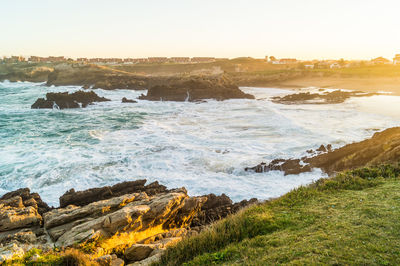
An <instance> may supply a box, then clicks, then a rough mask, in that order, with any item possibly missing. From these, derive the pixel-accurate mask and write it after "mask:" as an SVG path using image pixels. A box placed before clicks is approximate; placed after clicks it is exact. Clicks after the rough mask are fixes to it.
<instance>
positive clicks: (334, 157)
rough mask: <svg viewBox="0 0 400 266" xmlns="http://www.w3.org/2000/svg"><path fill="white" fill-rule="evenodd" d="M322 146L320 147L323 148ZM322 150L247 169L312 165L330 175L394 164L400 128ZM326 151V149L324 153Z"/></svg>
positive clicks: (291, 170)
mask: <svg viewBox="0 0 400 266" xmlns="http://www.w3.org/2000/svg"><path fill="white" fill-rule="evenodd" d="M322 147H323V148H322ZM318 150H320V151H322V152H324V151H325V152H324V153H322V154H318V155H315V156H313V157H303V158H301V160H300V159H288V160H285V159H276V160H273V161H272V162H271V163H270V164H269V165H266V164H265V163H261V164H259V165H257V166H255V167H251V168H248V167H247V168H245V170H246V171H248V170H253V171H256V172H266V171H270V170H280V171H284V172H285V175H287V174H299V173H303V172H310V171H311V170H312V168H320V169H322V170H323V171H324V172H325V173H327V174H329V175H331V174H333V173H335V172H340V171H343V170H350V169H354V168H358V167H363V166H367V165H378V164H382V163H397V162H398V161H399V158H400V127H393V128H389V129H386V130H384V131H382V132H377V133H375V134H374V135H373V136H372V137H371V138H369V139H366V140H364V141H361V142H356V143H352V144H348V145H345V146H343V147H341V148H339V149H335V150H332V145H331V144H328V145H327V146H326V148H325V147H324V146H323V145H321V147H320V148H319V149H318ZM326 151H327V152H326Z"/></svg>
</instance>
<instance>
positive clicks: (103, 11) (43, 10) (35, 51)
mask: <svg viewBox="0 0 400 266" xmlns="http://www.w3.org/2000/svg"><path fill="white" fill-rule="evenodd" d="M0 10H1V12H0V14H1V15H0V25H1V30H0V56H9V55H23V56H29V55H38V56H49V55H53V56H57V55H64V56H68V57H73V58H76V57H120V58H126V57H151V56H167V57H172V56H190V57H193V56H214V57H228V58H233V57H241V56H251V57H255V58H263V57H265V56H267V55H268V56H271V55H273V56H275V57H278V58H282V57H285V58H287V57H290V58H298V59H338V58H346V59H371V58H374V57H378V56H384V57H387V58H393V56H394V54H396V53H400V13H399V10H400V1H398V0H274V1H271V0H246V1H242V0H198V1H193V0H159V1H156V0H146V1H144V0H112V1H111V0H108V1H106V0H47V1H45V0H1V1H0Z"/></svg>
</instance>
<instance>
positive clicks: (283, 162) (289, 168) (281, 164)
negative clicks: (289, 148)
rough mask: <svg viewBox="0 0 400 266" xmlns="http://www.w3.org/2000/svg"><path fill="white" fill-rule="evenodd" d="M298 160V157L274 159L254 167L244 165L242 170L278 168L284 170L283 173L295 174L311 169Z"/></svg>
mask: <svg viewBox="0 0 400 266" xmlns="http://www.w3.org/2000/svg"><path fill="white" fill-rule="evenodd" d="M300 162H301V160H299V159H275V160H273V161H271V162H270V163H269V164H268V165H267V164H266V163H264V162H262V163H260V164H258V165H256V166H254V167H246V168H245V169H244V170H245V171H255V172H256V173H263V172H269V171H272V170H278V171H283V172H285V175H297V174H300V173H304V172H309V171H310V170H311V168H310V167H309V166H308V165H303V164H301V163H300Z"/></svg>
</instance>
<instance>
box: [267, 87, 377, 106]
mask: <svg viewBox="0 0 400 266" xmlns="http://www.w3.org/2000/svg"><path fill="white" fill-rule="evenodd" d="M377 94H378V93H365V92H362V91H342V90H335V91H332V92H325V93H310V92H300V93H294V94H289V95H286V96H282V97H280V96H276V97H272V102H274V103H281V104H337V103H343V102H344V101H345V100H347V99H349V98H351V97H367V96H373V95H377Z"/></svg>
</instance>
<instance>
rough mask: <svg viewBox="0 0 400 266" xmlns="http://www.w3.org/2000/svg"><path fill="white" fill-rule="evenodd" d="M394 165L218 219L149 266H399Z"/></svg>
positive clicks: (399, 187) (345, 175) (398, 190)
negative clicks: (225, 265)
mask: <svg viewBox="0 0 400 266" xmlns="http://www.w3.org/2000/svg"><path fill="white" fill-rule="evenodd" d="M399 174H400V165H397V166H393V165H381V166H377V167H370V168H360V169H356V170H353V171H346V172H342V173H340V174H338V175H336V176H335V177H331V178H328V179H320V180H318V181H317V182H315V183H313V184H311V185H309V186H306V187H299V188H297V189H295V190H293V191H291V192H289V193H287V194H285V195H284V196H282V197H280V198H278V199H275V200H271V201H268V202H265V203H263V204H260V205H255V206H252V207H250V208H248V209H246V210H243V211H241V212H239V213H238V214H235V215H232V216H229V217H227V218H226V219H224V220H221V221H219V222H217V223H215V224H214V225H212V226H211V227H210V228H209V229H207V230H205V231H203V232H202V233H200V234H199V235H197V236H194V237H191V238H187V239H184V240H183V241H182V242H180V243H179V244H177V245H176V246H174V247H172V248H169V249H167V251H166V252H165V254H164V255H163V256H162V258H161V261H160V262H159V263H158V264H156V265H181V264H186V265H209V264H227V265H232V264H244V265H274V264H400V223H399V222H398V221H399V218H400V180H399Z"/></svg>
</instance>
